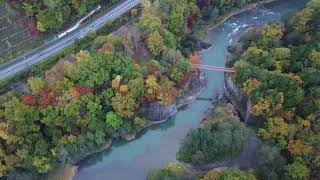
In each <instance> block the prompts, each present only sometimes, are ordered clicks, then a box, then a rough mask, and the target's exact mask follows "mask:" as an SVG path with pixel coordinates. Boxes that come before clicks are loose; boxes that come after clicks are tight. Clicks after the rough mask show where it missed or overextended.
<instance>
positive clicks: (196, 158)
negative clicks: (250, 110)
mask: <svg viewBox="0 0 320 180" xmlns="http://www.w3.org/2000/svg"><path fill="white" fill-rule="evenodd" d="M215 106H219V107H217V108H214V109H213V110H211V111H210V112H209V113H208V114H207V116H206V117H205V119H204V120H203V121H202V122H201V125H200V128H197V129H194V130H191V131H190V132H189V134H188V135H187V137H186V139H185V140H184V142H183V144H182V145H181V147H180V148H179V151H178V153H177V159H178V160H179V161H183V162H187V163H192V164H195V165H198V164H207V163H210V162H215V161H225V160H232V159H234V158H236V157H237V156H238V155H239V154H240V153H241V152H242V149H243V146H244V143H245V142H246V140H247V139H248V136H249V135H250V130H249V128H247V127H246V126H245V125H244V123H242V122H241V121H240V119H239V117H238V115H237V113H236V111H235V109H234V108H233V106H232V105H231V104H225V103H221V104H219V105H218V104H215Z"/></svg>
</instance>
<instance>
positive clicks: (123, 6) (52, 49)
mask: <svg viewBox="0 0 320 180" xmlns="http://www.w3.org/2000/svg"><path fill="white" fill-rule="evenodd" d="M141 2H142V0H125V1H123V2H121V3H120V4H118V5H117V6H115V7H114V8H113V9H112V10H109V11H108V12H106V13H105V14H104V15H102V16H100V17H99V18H97V19H95V20H94V21H92V22H90V23H88V24H86V25H84V26H82V27H80V28H79V29H77V30H76V31H74V32H72V33H70V34H68V35H66V36H64V37H62V38H60V39H56V40H53V41H52V42H50V43H48V44H45V45H43V46H42V47H41V48H39V49H38V50H36V51H35V52H31V53H27V54H25V55H23V56H20V57H18V58H16V59H13V60H11V61H10V62H8V63H6V64H3V65H1V66H0V80H2V79H5V78H7V77H9V76H12V75H15V74H16V73H18V72H21V71H22V70H24V69H26V68H28V67H30V66H32V65H34V64H36V63H38V62H40V61H42V60H44V59H45V58H47V57H49V56H51V55H53V54H55V53H56V52H58V51H60V50H62V49H64V48H66V47H67V46H69V45H71V44H72V43H74V42H75V40H76V39H80V38H82V37H84V36H85V35H86V34H87V33H88V32H90V31H91V30H93V29H99V28H101V27H102V26H104V25H105V24H106V23H107V22H110V21H112V20H114V19H116V18H117V17H119V16H121V15H123V14H124V13H125V12H127V11H129V10H131V9H132V8H133V7H134V6H136V5H138V4H139V3H141Z"/></svg>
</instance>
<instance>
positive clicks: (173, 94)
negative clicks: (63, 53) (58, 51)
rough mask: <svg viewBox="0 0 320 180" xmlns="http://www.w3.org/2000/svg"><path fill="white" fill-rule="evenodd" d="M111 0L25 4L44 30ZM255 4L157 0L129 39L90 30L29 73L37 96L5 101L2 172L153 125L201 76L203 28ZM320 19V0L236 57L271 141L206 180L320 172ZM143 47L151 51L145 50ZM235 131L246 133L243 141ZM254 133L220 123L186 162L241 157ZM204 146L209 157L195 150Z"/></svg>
mask: <svg viewBox="0 0 320 180" xmlns="http://www.w3.org/2000/svg"><path fill="white" fill-rule="evenodd" d="M99 2H100V1H99V0H95V1H85V0H83V1H77V0H72V1H54V0H43V1H31V0H30V1H23V2H22V1H21V5H22V6H23V8H24V9H25V11H26V13H27V14H28V15H29V16H31V17H33V18H35V19H36V21H37V28H38V30H40V31H43V32H54V31H58V30H59V29H60V28H61V27H62V26H63V24H64V23H66V22H67V21H68V20H70V18H73V17H80V16H83V15H84V14H85V13H86V12H87V11H88V10H90V9H91V8H92V7H93V6H94V5H96V4H97V3H99ZM113 2H115V1H113ZM251 2H256V1H246V0H239V1H229V0H220V1H215V0H212V1H210V0H199V1H196V0H159V1H158V0H156V1H152V2H150V1H146V2H145V3H144V5H143V6H144V8H143V10H142V12H141V13H142V14H141V17H140V18H139V19H138V20H137V22H135V23H134V25H132V26H130V27H129V28H128V30H127V31H126V33H124V34H122V36H118V35H114V34H112V35H106V34H104V35H98V36H97V35H96V33H95V32H91V33H90V34H89V35H88V36H87V37H86V40H87V41H91V42H92V46H91V47H90V48H88V49H83V50H81V51H79V52H76V53H74V54H71V55H70V56H69V57H66V58H64V59H63V60H61V61H59V63H57V64H56V65H55V66H54V67H53V68H52V69H50V71H47V73H46V75H44V76H40V77H30V78H28V80H27V84H28V88H29V92H25V93H20V94H15V95H14V97H12V98H10V99H9V100H8V101H6V102H5V103H3V104H1V108H0V159H1V164H0V175H1V176H4V175H6V174H7V173H8V172H11V171H13V170H19V171H26V172H32V173H34V174H45V173H47V172H49V171H51V170H53V169H54V168H55V166H56V165H57V164H60V163H65V162H68V163H74V162H75V161H77V160H78V159H76V158H75V157H73V156H74V155H78V154H84V153H86V152H88V151H91V150H92V149H98V148H100V147H103V146H104V145H105V144H106V142H108V141H109V140H111V139H113V138H118V137H124V136H126V135H128V134H134V133H136V132H139V131H140V130H141V129H143V128H145V127H147V126H148V125H149V124H150V121H149V120H148V119H146V118H145V117H144V112H143V109H142V108H141V105H142V104H144V103H149V102H155V101H156V102H158V103H159V104H161V105H168V104H171V103H173V102H175V101H176V99H177V98H179V97H180V96H181V95H182V93H183V85H184V83H186V82H187V81H188V80H190V76H192V73H193V71H192V67H191V63H190V62H189V61H188V60H187V57H188V55H189V54H190V53H192V52H193V51H195V50H196V49H197V48H198V47H197V41H196V40H195V39H194V37H193V36H192V35H193V34H194V33H195V32H196V31H197V30H202V28H203V27H204V26H205V25H207V24H208V21H217V20H219V18H218V17H220V16H222V15H225V14H228V13H229V12H231V11H232V10H234V9H237V8H241V7H243V6H244V5H246V4H248V3H251ZM132 13H136V11H133V12H132ZM319 20H320V4H319V3H318V1H317V0H314V1H311V3H309V5H308V6H307V7H306V8H305V9H304V10H302V11H301V12H299V13H297V14H296V15H294V16H293V17H292V18H290V19H288V20H287V21H286V23H285V24H284V25H283V24H269V25H267V26H266V27H264V28H263V29H262V30H255V31H253V32H252V33H250V35H246V36H244V37H243V38H242V41H241V48H239V49H237V51H236V52H235V54H234V57H233V60H232V61H231V62H230V65H231V66H233V65H234V67H235V68H236V69H237V71H238V72H237V74H236V76H235V77H234V78H235V81H236V83H237V84H238V85H239V86H240V87H241V89H242V90H243V92H244V94H245V95H247V96H248V97H250V100H251V103H252V114H253V115H254V116H255V121H256V122H257V124H264V125H263V127H261V129H260V130H259V135H260V136H261V138H262V139H264V140H265V144H264V145H263V146H262V147H261V148H260V149H259V153H260V155H261V156H260V158H259V159H258V166H257V167H258V168H257V169H259V170H260V171H256V172H254V173H248V172H245V171H241V170H239V169H228V170H213V171H209V172H208V173H207V174H206V175H204V176H201V178H203V179H212V177H215V178H216V179H229V178H232V177H241V178H242V179H255V177H257V178H261V179H270V178H271V179H308V178H319V176H320V175H319V174H318V173H319V171H320V170H319V168H320V155H319V148H320V147H319V146H320V145H319V142H320V139H319V138H320V136H319V129H320V123H319V110H320V105H319V104H320V87H319V84H320V82H319V81H320V80H319V78H318V76H319V75H320V70H319V67H320V45H319V44H320V40H319V34H318V31H319V28H320V21H319ZM140 50H146V51H147V54H148V56H146V57H142V56H139V55H141V52H140ZM221 128H223V129H224V130H225V131H221V130H220V131H219V129H221ZM226 132H229V134H225V133H226ZM233 132H237V133H238V134H239V135H238V137H241V138H238V139H235V136H234V135H230V133H233ZM248 133H249V132H248V130H247V129H246V127H244V126H243V125H242V124H241V123H240V122H239V120H238V119H233V120H232V119H231V120H228V121H225V122H219V123H216V122H215V123H211V124H210V123H209V124H207V125H206V127H205V128H202V129H198V130H195V131H193V132H192V133H190V134H189V136H188V139H191V140H190V142H188V141H186V144H185V145H183V146H182V149H181V150H180V152H179V154H180V155H178V158H180V159H181V160H184V161H186V162H193V163H200V164H201V163H206V162H209V161H214V160H222V159H230V158H231V157H234V156H235V155H237V154H238V153H239V152H240V149H241V148H240V147H241V146H243V142H244V140H245V139H246V137H247V136H248ZM198 134H201V135H199V136H198ZM215 136H225V137H226V141H225V142H224V141H222V142H223V143H226V144H230V142H233V144H232V146H231V147H229V148H228V150H227V151H228V152H230V154H227V155H225V156H224V157H222V156H223V153H221V151H224V150H225V149H223V148H221V147H219V146H220V144H219V143H216V142H215V141H214V140H213V139H212V137H215ZM193 137H199V138H208V139H209V140H208V141H207V143H203V142H201V143H202V144H204V145H207V144H208V145H210V146H211V145H212V146H215V147H218V148H215V149H213V148H212V149H210V147H209V146H208V147H206V148H202V147H199V148H200V150H199V149H197V148H195V147H192V145H188V143H190V144H192V143H194V142H196V141H198V138H196V140H193V139H194V138H193ZM210 138H211V139H210ZM191 142H192V143H191ZM196 143H197V142H196ZM213 150H214V151H213ZM194 152H200V153H198V154H196V155H193V156H191V154H193V153H194ZM189 155H190V156H189ZM188 171H189V170H188V169H187V168H185V167H184V166H182V165H180V164H169V165H168V167H165V168H163V169H160V170H159V171H152V172H151V173H150V174H149V176H148V179H163V177H168V179H170V177H173V178H171V179H185V178H186V177H187V176H188V173H189V172H188ZM159 172H160V173H159ZM253 174H254V175H253Z"/></svg>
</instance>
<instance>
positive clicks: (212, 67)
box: [193, 64, 237, 73]
mask: <svg viewBox="0 0 320 180" xmlns="http://www.w3.org/2000/svg"><path fill="white" fill-rule="evenodd" d="M193 67H196V68H199V69H207V70H212V71H222V72H231V73H235V72H237V71H236V69H234V68H227V67H219V66H210V65H204V64H193Z"/></svg>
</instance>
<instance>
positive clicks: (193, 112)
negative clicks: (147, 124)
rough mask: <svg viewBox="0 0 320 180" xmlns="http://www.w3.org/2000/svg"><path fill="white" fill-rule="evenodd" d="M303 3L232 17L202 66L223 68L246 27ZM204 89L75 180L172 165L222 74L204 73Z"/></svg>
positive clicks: (97, 158)
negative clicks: (165, 118) (229, 48)
mask: <svg viewBox="0 0 320 180" xmlns="http://www.w3.org/2000/svg"><path fill="white" fill-rule="evenodd" d="M304 2H305V0H280V1H277V2H274V3H270V4H268V5H264V6H260V7H258V8H256V9H253V10H250V11H248V12H245V13H242V14H239V15H236V16H233V17H231V18H229V19H228V20H227V21H225V22H224V23H223V24H221V25H220V26H218V27H217V28H215V29H213V30H212V31H211V32H209V33H208V34H207V37H206V40H207V41H208V42H210V43H212V44H213V47H212V48H210V49H209V50H206V51H203V52H201V57H202V63H203V64H207V65H213V66H224V65H225V62H226V54H227V47H228V45H230V44H231V43H232V42H234V41H236V40H237V39H238V38H239V36H240V35H241V34H243V33H244V32H245V31H246V30H247V29H248V28H249V27H252V26H259V25H263V24H266V23H267V22H269V21H279V20H281V17H282V16H283V15H284V14H286V13H288V12H290V11H294V10H297V9H299V8H301V7H303V5H304ZM205 73H206V74H207V76H208V86H207V87H206V88H205V89H204V91H203V92H202V93H201V95H200V97H201V100H196V101H195V102H193V103H192V104H190V105H189V106H188V107H186V108H185V109H183V110H181V111H179V112H178V113H176V115H175V116H174V117H172V118H171V119H170V120H169V121H167V122H165V123H163V124H160V125H157V126H156V127H153V128H150V129H148V130H147V131H146V132H144V133H142V134H141V135H140V137H139V138H137V139H135V140H133V141H131V142H117V143H114V144H113V146H112V148H111V149H109V150H107V151H105V152H101V153H98V154H96V155H93V156H92V157H90V158H88V159H87V160H85V162H83V163H81V167H80V169H79V171H78V173H77V174H76V176H75V179H76V180H143V179H145V178H146V175H147V173H148V171H149V170H150V169H152V168H160V167H162V166H164V165H165V164H167V163H168V162H175V161H177V160H176V158H175V157H176V152H177V151H178V148H179V146H180V145H181V143H182V142H183V139H184V138H185V136H186V135H187V133H188V131H189V130H190V129H192V128H196V127H197V126H198V125H199V122H200V121H201V119H202V117H203V115H204V113H205V111H206V110H207V109H208V108H209V107H210V105H211V102H210V101H209V100H208V101H206V100H204V99H210V98H212V97H213V96H214V95H215V94H217V93H221V92H223V84H224V75H223V72H213V71H205Z"/></svg>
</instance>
